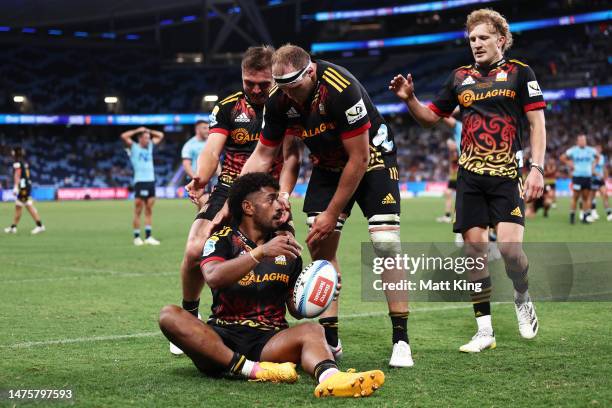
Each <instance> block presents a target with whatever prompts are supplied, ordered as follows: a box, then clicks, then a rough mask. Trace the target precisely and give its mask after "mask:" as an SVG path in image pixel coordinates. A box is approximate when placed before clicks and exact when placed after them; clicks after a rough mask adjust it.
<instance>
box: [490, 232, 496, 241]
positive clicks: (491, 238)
mask: <svg viewBox="0 0 612 408" xmlns="http://www.w3.org/2000/svg"><path fill="white" fill-rule="evenodd" d="M489 241H490V242H495V241H497V233H496V232H495V230H494V229H491V230H489Z"/></svg>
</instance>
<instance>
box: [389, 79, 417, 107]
mask: <svg viewBox="0 0 612 408" xmlns="http://www.w3.org/2000/svg"><path fill="white" fill-rule="evenodd" d="M389 90H390V91H393V93H395V95H397V97H398V98H400V99H401V100H403V101H407V100H409V99H412V97H414V82H412V74H408V75H406V77H404V76H403V75H401V74H400V75H396V76H394V77H393V79H392V80H391V82H390V83H389Z"/></svg>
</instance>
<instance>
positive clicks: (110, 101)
mask: <svg viewBox="0 0 612 408" xmlns="http://www.w3.org/2000/svg"><path fill="white" fill-rule="evenodd" d="M104 102H105V103H108V104H109V105H110V104H114V103H117V102H119V98H117V97H116V96H105V97H104Z"/></svg>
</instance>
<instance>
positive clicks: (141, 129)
mask: <svg viewBox="0 0 612 408" xmlns="http://www.w3.org/2000/svg"><path fill="white" fill-rule="evenodd" d="M147 130H148V129H147V128H146V127H144V126H141V127H139V128H138V129H136V132H137V133H138V132H146V131H147Z"/></svg>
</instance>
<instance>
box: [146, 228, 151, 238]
mask: <svg viewBox="0 0 612 408" xmlns="http://www.w3.org/2000/svg"><path fill="white" fill-rule="evenodd" d="M150 236H151V226H150V225H146V226H145V237H146V238H149V237H150Z"/></svg>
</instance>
